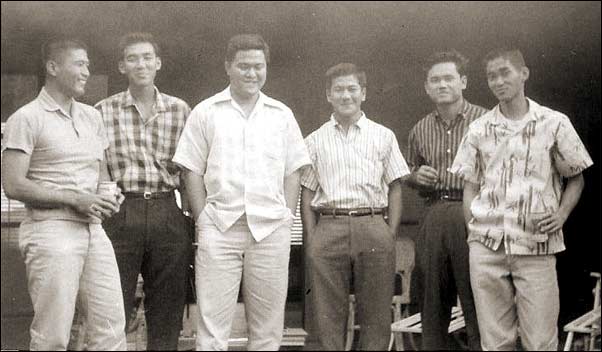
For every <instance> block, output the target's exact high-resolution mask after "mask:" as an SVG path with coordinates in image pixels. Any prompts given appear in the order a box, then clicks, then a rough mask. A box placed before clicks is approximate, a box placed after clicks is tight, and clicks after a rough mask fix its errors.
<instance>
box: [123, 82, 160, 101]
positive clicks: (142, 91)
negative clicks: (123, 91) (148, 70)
mask: <svg viewBox="0 0 602 352" xmlns="http://www.w3.org/2000/svg"><path fill="white" fill-rule="evenodd" d="M128 88H129V90H130V94H132V98H134V101H135V102H136V103H141V104H149V103H150V104H154V102H155V87H154V86H141V87H139V86H129V87H128Z"/></svg>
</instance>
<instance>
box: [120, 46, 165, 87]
mask: <svg viewBox="0 0 602 352" xmlns="http://www.w3.org/2000/svg"><path fill="white" fill-rule="evenodd" d="M160 69H161V58H159V57H158V56H157V54H156V53H155V48H154V47H153V45H152V44H151V43H147V42H140V43H135V44H132V45H128V46H127V47H126V48H125V49H124V50H123V59H122V60H121V61H119V72H121V74H123V75H125V76H126V77H127V78H128V82H129V84H130V85H131V86H137V87H147V86H152V85H154V84H155V76H156V75H157V71H159V70H160Z"/></svg>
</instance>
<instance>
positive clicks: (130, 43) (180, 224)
mask: <svg viewBox="0 0 602 352" xmlns="http://www.w3.org/2000/svg"><path fill="white" fill-rule="evenodd" d="M120 54H121V55H122V57H121V59H120V61H119V71H120V72H121V73H122V74H123V75H125V76H126V77H127V79H128V82H129V86H128V89H127V90H126V91H125V92H121V93H118V94H115V95H113V96H111V97H109V98H107V99H104V100H102V101H101V102H99V103H98V104H96V108H97V109H98V110H99V111H100V112H101V114H102V118H103V121H104V124H105V128H106V130H107V135H108V139H109V149H108V150H107V160H108V166H109V172H110V175H111V179H112V180H113V181H117V183H118V185H119V187H121V189H122V190H123V191H124V195H125V202H124V203H123V204H122V206H121V211H120V212H119V213H118V214H116V215H115V216H114V217H113V218H111V219H110V220H109V221H107V222H105V223H104V227H105V229H106V231H107V234H108V235H109V237H110V239H111V241H112V243H113V247H114V248H115V254H116V256H117V263H118V265H119V272H120V274H121V286H122V288H123V297H124V305H125V312H126V316H129V314H130V313H131V311H132V309H133V308H134V303H135V300H136V297H135V294H136V285H137V282H138V274H139V273H142V277H143V279H144V307H145V315H146V322H147V328H148V343H147V347H148V349H149V350H165V349H167V350H176V349H177V347H178V337H179V333H180V329H181V323H182V315H183V312H184V304H185V299H186V288H187V286H186V282H187V281H186V280H187V275H186V273H187V268H188V260H189V258H190V253H191V250H192V248H191V246H192V244H191V240H190V237H189V236H188V231H187V221H186V218H185V217H184V215H183V214H182V211H181V210H180V209H179V208H178V206H177V204H176V198H175V195H174V189H176V188H177V187H178V186H179V176H180V172H179V169H178V168H177V166H176V165H175V164H174V162H173V161H172V160H171V159H172V157H173V154H174V153H175V150H176V146H177V143H178V140H179V138H180V134H181V132H182V130H183V128H184V124H185V121H186V118H187V116H188V114H189V112H190V108H189V107H188V105H187V104H186V103H185V102H184V101H182V100H181V99H178V98H175V97H172V96H169V95H167V94H163V93H160V92H159V90H158V89H157V88H156V87H155V85H154V80H155V76H156V73H157V71H158V70H159V69H161V58H160V57H159V47H158V44H157V42H156V41H155V39H154V38H153V36H152V35H151V34H149V33H130V34H127V35H125V36H124V37H123V38H122V39H121V42H120Z"/></svg>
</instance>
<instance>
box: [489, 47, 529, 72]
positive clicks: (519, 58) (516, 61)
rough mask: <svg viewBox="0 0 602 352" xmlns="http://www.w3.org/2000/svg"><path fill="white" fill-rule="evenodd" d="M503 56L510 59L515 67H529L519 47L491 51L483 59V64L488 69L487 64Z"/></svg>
mask: <svg viewBox="0 0 602 352" xmlns="http://www.w3.org/2000/svg"><path fill="white" fill-rule="evenodd" d="M498 58H502V59H506V60H508V61H510V63H511V64H512V65H513V66H514V67H515V68H518V69H520V68H523V67H527V64H526V63H525V58H524V57H523V54H522V53H521V52H520V50H518V49H506V48H498V49H494V50H492V51H490V52H489V53H487V55H485V58H484V59H483V66H484V68H485V70H487V64H488V63H489V62H491V61H493V60H495V59H498Z"/></svg>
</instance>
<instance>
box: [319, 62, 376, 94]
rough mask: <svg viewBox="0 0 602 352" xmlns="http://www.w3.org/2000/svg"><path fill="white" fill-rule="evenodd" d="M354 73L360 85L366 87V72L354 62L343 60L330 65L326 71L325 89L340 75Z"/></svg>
mask: <svg viewBox="0 0 602 352" xmlns="http://www.w3.org/2000/svg"><path fill="white" fill-rule="evenodd" d="M349 75H354V76H355V77H356V78H357V81H358V83H359V84H360V87H362V88H366V83H367V80H366V72H364V71H363V70H362V69H360V68H359V67H357V66H356V65H355V64H352V63H348V62H343V63H340V64H337V65H334V66H332V67H331V68H329V69H328V70H327V71H326V75H325V77H326V81H325V82H324V83H325V84H326V89H330V88H331V87H332V80H333V79H335V78H337V77H341V76H349Z"/></svg>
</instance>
